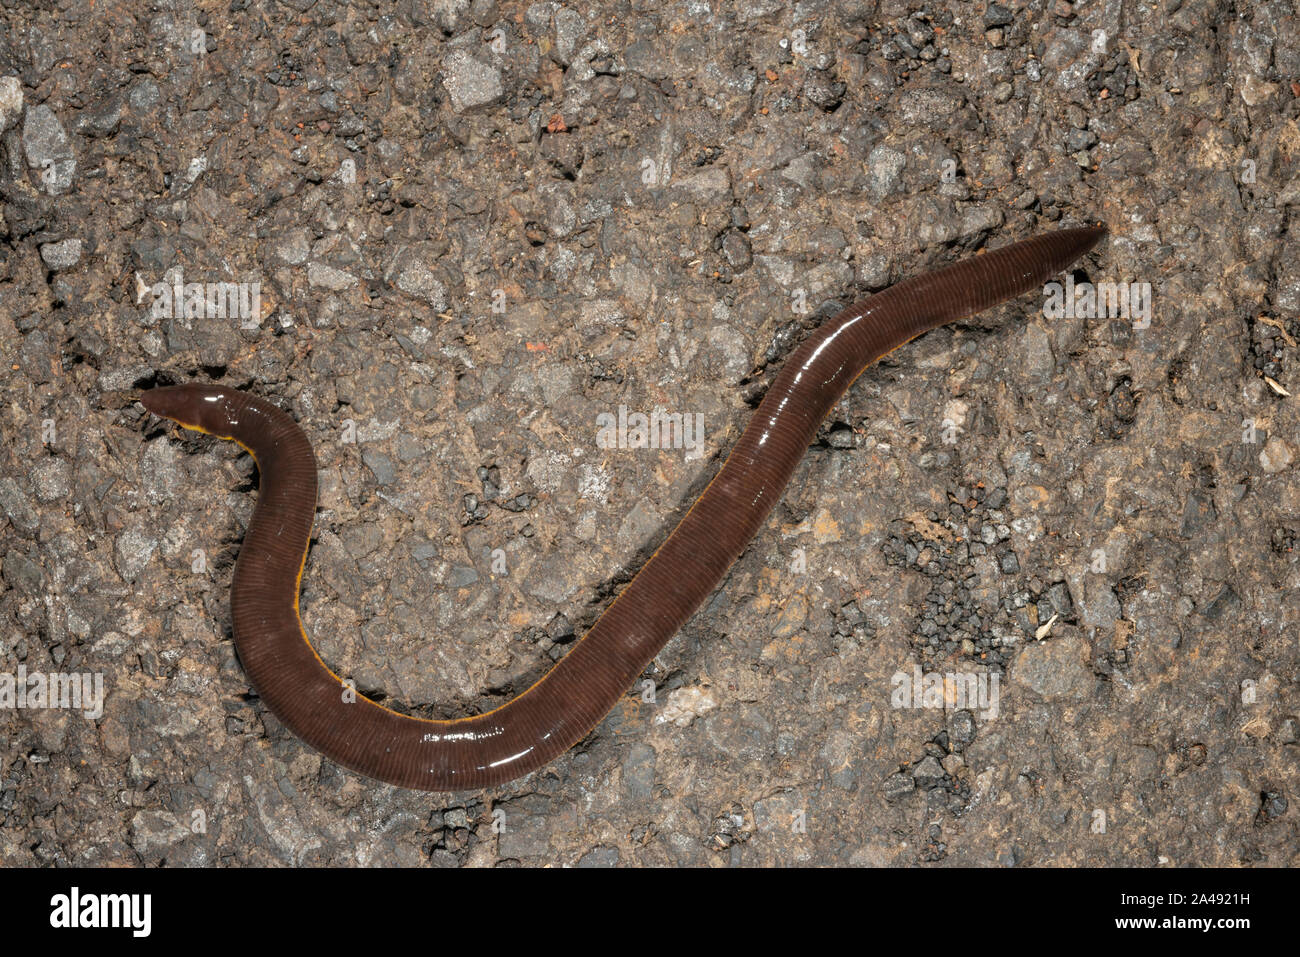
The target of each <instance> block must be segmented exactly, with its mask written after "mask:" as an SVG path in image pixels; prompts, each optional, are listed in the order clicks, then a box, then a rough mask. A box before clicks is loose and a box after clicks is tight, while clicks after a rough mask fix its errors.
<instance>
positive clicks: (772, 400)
mask: <svg viewBox="0 0 1300 957" xmlns="http://www.w3.org/2000/svg"><path fill="white" fill-rule="evenodd" d="M1105 232H1106V230H1105V228H1104V227H1089V228H1082V229H1065V230H1059V231H1056V232H1052V233H1046V234H1043V235H1040V236H1036V237H1033V238H1031V239H1027V240H1024V241H1022V242H1018V243H1013V244H1012V245H1009V246H1004V247H1002V248H1001V249H998V250H995V251H993V252H990V253H987V254H985V255H981V256H978V257H975V258H972V259H966V260H963V261H961V262H958V263H956V264H955V265H952V266H948V267H946V268H944V269H940V270H937V271H935V272H931V273H926V274H924V275H921V276H917V277H914V278H911V279H908V280H905V281H903V282H900V283H898V284H897V285H894V286H891V287H890V288H889V289H886V290H885V291H884V292H882V293H880V294H878V295H875V296H872V297H871V298H869V299H867V300H866V301H864V302H861V303H858V304H856V305H854V306H851V307H850V308H848V309H846V310H844V311H843V312H841V313H840V314H839V315H837V316H835V317H834V318H832V319H830V320H828V321H827V322H825V323H823V325H822V326H821V327H820V328H819V329H818V330H817V331H816V332H814V333H813V334H812V335H810V336H809V337H808V338H807V339H806V340H805V341H804V342H803V343H802V344H801V345H800V346H799V347H798V348H797V349H796V350H795V351H794V353H793V354H792V355H791V356H790V358H789V359H787V360H786V363H785V365H784V366H783V367H782V369H781V371H780V373H779V374H778V375H777V377H776V379H775V381H774V382H773V383H772V386H771V388H770V389H769V390H768V392H767V394H766V395H765V396H764V398H763V401H762V403H761V404H760V405H759V407H758V409H757V410H756V411H755V413H754V415H753V418H752V419H751V420H750V422H749V425H748V426H747V427H746V428H745V431H744V432H743V434H742V435H741V436H740V439H739V440H738V441H737V442H736V446H735V448H733V449H732V451H731V454H730V456H729V457H728V458H727V460H726V462H725V463H724V464H723V466H722V468H721V469H720V470H719V471H718V474H717V475H716V476H715V477H714V479H713V481H712V482H711V483H709V486H708V487H707V488H706V489H705V490H704V493H703V494H702V495H701V496H700V498H699V499H698V500H697V501H696V502H695V504H694V505H693V506H692V507H691V509H690V511H688V512H687V514H686V516H685V517H684V518H683V519H682V520H681V522H680V523H679V524H678V526H677V528H676V529H675V530H674V531H673V532H672V534H671V535H670V536H669V537H668V538H667V540H666V541H665V542H664V543H663V545H661V546H660V548H659V550H658V551H656V552H655V553H654V555H653V556H652V557H651V558H650V560H649V561H648V562H646V564H645V565H644V566H643V567H642V569H641V570H640V572H639V573H638V574H637V575H636V577H635V578H634V579H633V580H632V581H631V582H630V583H629V584H628V585H627V587H626V588H624V589H623V591H622V593H621V594H620V595H619V596H618V598H617V599H616V600H615V601H614V602H613V603H612V604H611V605H610V606H609V607H608V608H607V609H606V610H605V613H604V614H603V615H601V617H600V618H599V619H598V620H597V621H596V623H595V624H594V625H593V626H592V628H591V630H590V631H589V632H587V634H586V635H585V636H584V637H583V638H582V640H581V641H579V642H578V643H577V644H576V645H575V646H574V647H573V649H572V650H571V651H570V652H569V653H568V654H567V655H565V656H564V657H563V658H562V659H561V660H560V661H559V662H558V663H557V664H556V665H555V666H554V667H553V668H552V669H551V670H550V671H549V672H548V673H547V674H546V676H545V677H544V678H542V679H541V680H540V681H538V682H537V683H536V684H534V685H533V686H532V687H531V688H529V689H528V690H527V691H525V692H523V693H522V694H520V695H518V696H517V697H515V698H514V699H512V700H511V701H510V702H509V703H507V704H505V705H503V706H501V707H499V708H497V709H495V710H493V711H489V712H487V713H485V714H481V715H476V716H474V717H471V718H460V719H456V720H451V721H437V720H426V719H421V718H413V717H410V716H407V715H403V714H399V713H397V712H395V711H391V710H389V709H387V708H385V707H383V706H382V705H380V704H377V703H375V702H373V701H370V700H369V699H367V698H365V697H362V696H360V695H355V694H353V693H350V692H347V690H346V689H345V688H344V686H343V684H342V682H341V681H340V679H339V678H338V676H337V675H335V674H334V673H333V672H331V671H330V670H329V669H328V668H327V667H326V666H325V664H324V663H323V662H322V661H321V660H320V658H319V657H318V656H317V655H316V653H315V651H314V650H313V649H312V647H311V644H310V642H309V641H308V640H307V636H306V633H305V631H304V630H303V627H302V623H301V621H300V619H299V616H298V587H299V583H300V580H301V577H302V569H303V564H304V562H305V560H306V554H307V546H308V543H309V540H310V535H311V526H312V521H313V518H314V516H315V510H316V463H315V457H314V456H313V454H312V448H311V443H310V442H309V441H308V440H307V437H306V435H304V434H303V432H302V430H301V429H300V428H299V427H298V425H297V424H296V423H295V422H294V421H293V419H292V418H290V417H289V416H288V415H287V414H286V413H285V412H283V411H281V410H280V409H278V408H276V407H275V406H274V405H272V404H271V403H269V402H267V401H266V400H264V399H261V398H258V397H256V396H253V395H250V394H248V393H246V392H240V391H236V390H232V389H228V388H224V387H222V386H217V385H201V384H187V385H177V386H165V387H161V388H156V389H151V390H149V391H148V392H145V393H144V394H143V396H142V397H141V402H142V404H143V405H144V407H145V408H146V409H148V410H149V411H150V412H153V413H154V414H156V415H159V416H164V417H166V418H169V419H174V420H175V421H177V422H179V423H180V424H181V425H183V426H185V427H187V428H191V429H198V430H201V431H204V432H210V433H212V434H214V435H217V436H219V437H221V438H226V439H233V440H235V441H237V442H239V443H240V444H241V445H243V446H244V447H245V448H247V449H248V450H249V451H250V452H251V453H252V455H253V457H254V458H255V459H256V461H257V465H258V468H259V469H260V470H261V490H260V492H259V495H258V500H257V507H256V509H255V510H254V513H253V518H252V521H251V523H250V524H249V527H248V532H247V534H246V535H245V536H244V542H243V545H242V547H241V548H240V552H239V559H238V562H237V563H236V566H235V573H234V583H233V586H232V590H231V611H232V616H233V619H234V634H235V644H236V648H237V650H238V652H239V658H240V661H241V662H242V664H243V667H244V670H245V671H246V672H247V674H248V677H249V680H250V681H251V683H252V685H253V687H254V688H255V689H256V691H257V693H258V694H259V695H260V696H261V697H262V699H263V700H264V701H265V702H266V705H267V707H268V708H270V709H271V711H272V712H273V713H274V714H275V715H276V716H277V717H278V718H279V719H280V720H281V721H282V722H284V724H285V725H287V726H288V727H289V728H290V730H292V731H293V732H294V733H295V734H296V735H298V736H299V737H300V738H302V739H303V740H304V741H306V742H307V743H308V744H310V745H311V746H312V747H314V748H316V749H317V750H319V751H320V752H321V753H323V754H324V755H326V756H327V757H329V758H331V759H332V760H334V761H337V762H338V763H339V764H341V765H343V766H345V767H348V768H351V769H352V770H354V771H359V772H360V773H362V774H366V775H369V776H370V777H373V778H377V779H379V780H381V781H386V782H388V783H390V784H396V785H399V786H401V787H408V788H421V789H424V790H435V791H450V790H460V789H465V788H480V787H488V786H493V785H497V784H501V783H502V782H505V781H509V780H510V779H512V778H516V777H519V776H520V775H523V774H527V773H528V772H530V771H533V770H535V769H537V768H539V767H541V766H543V765H544V764H546V763H547V762H549V761H551V760H552V759H553V758H555V757H557V756H559V755H560V754H563V753H564V752H565V751H567V750H568V749H569V748H570V747H572V746H573V745H574V744H575V743H576V742H577V741H579V740H580V739H581V738H582V737H584V736H585V735H586V734H587V733H588V732H589V731H590V730H591V729H592V728H593V727H595V725H596V724H597V722H599V721H600V720H601V718H603V717H604V716H605V714H606V713H607V712H608V711H609V710H610V709H611V708H612V707H613V706H614V704H615V703H616V702H617V701H618V699H619V697H620V696H621V695H622V694H623V693H624V692H625V691H626V690H627V689H628V687H629V686H631V685H632V683H633V682H634V681H635V679H636V678H637V677H638V676H639V675H640V674H641V673H642V671H644V669H645V668H646V666H647V665H648V664H649V663H650V661H651V659H652V658H654V656H655V655H656V654H657V653H658V652H659V649H660V648H662V647H663V646H664V644H665V643H666V642H667V641H668V640H669V639H670V638H671V637H672V636H673V634H675V633H676V631H677V630H678V629H679V628H680V627H681V626H682V625H683V624H684V623H685V622H686V620H687V619H688V618H690V617H691V615H692V614H694V613H695V611H696V610H697V609H698V608H699V607H700V605H701V604H703V602H704V600H705V599H706V598H707V597H708V596H709V594H710V593H711V592H712V591H713V590H714V589H715V588H716V587H717V585H718V584H719V582H721V581H722V578H723V576H724V575H725V574H726V572H727V569H728V568H730V566H731V564H732V563H733V562H734V561H735V560H736V558H737V557H739V555H740V553H741V552H742V551H743V550H744V549H745V546H746V545H747V544H748V543H749V541H750V539H752V538H753V537H754V535H755V534H756V533H757V532H758V530H759V528H760V527H761V526H762V525H763V522H764V521H765V520H766V519H767V516H768V514H769V513H770V512H771V510H772V508H773V507H774V506H775V505H776V503H777V500H778V499H779V498H780V497H781V494H782V492H783V491H784V489H785V486H786V483H787V482H788V481H789V479H790V476H791V475H792V474H793V472H794V470H795V467H796V466H797V465H798V463H799V460H800V459H801V458H802V457H803V454H804V451H805V449H807V447H808V445H809V443H810V442H811V441H812V440H813V438H814V437H815V435H816V432H817V429H818V426H819V425H820V423H821V421H822V419H823V418H824V417H825V415H826V414H827V412H829V411H830V409H831V408H832V407H833V406H834V405H835V403H836V402H838V401H839V399H840V397H841V396H842V395H843V394H844V393H845V391H846V390H847V389H848V387H849V385H850V384H851V383H852V382H853V380H854V379H856V378H857V377H858V375H859V374H861V372H862V371H863V370H864V369H865V368H866V367H867V366H869V365H870V364H871V363H873V362H875V361H876V360H877V359H878V358H880V357H881V356H883V355H885V354H886V353H888V352H890V351H891V350H893V349H895V348H897V347H898V346H900V345H902V344H903V343H905V342H907V341H908V340H910V339H912V338H914V337H916V336H918V335H920V334H921V333H923V332H925V331H926V330H928V329H933V328H935V327H936V326H940V325H943V324H944V323H947V322H951V321H953V320H955V319H959V318H962V317H963V316H968V315H971V314H972V313H976V312H979V311H981V310H984V309H987V308H989V307H990V306H993V305H994V304H996V303H998V302H1001V301H1002V300H1004V299H1009V298H1011V297H1013V296H1017V295H1020V294H1022V293H1025V292H1028V291H1030V290H1031V289H1034V288H1037V287H1040V286H1041V285H1042V284H1043V283H1044V282H1046V281H1047V280H1048V279H1050V278H1051V277H1052V276H1054V275H1056V274H1057V273H1059V272H1061V271H1062V270H1064V269H1065V268H1066V267H1068V266H1069V265H1070V264H1071V263H1072V262H1074V261H1075V260H1076V259H1078V257H1079V256H1081V255H1083V254H1084V253H1085V252H1087V251H1088V250H1089V249H1091V248H1092V247H1093V246H1094V245H1095V244H1096V243H1097V242H1098V241H1099V240H1100V239H1101V237H1102V236H1103V235H1105Z"/></svg>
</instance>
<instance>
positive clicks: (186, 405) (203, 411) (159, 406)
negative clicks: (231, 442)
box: [140, 384, 242, 438]
mask: <svg viewBox="0 0 1300 957" xmlns="http://www.w3.org/2000/svg"><path fill="white" fill-rule="evenodd" d="M140 404H141V405H143V406H144V407H145V408H146V409H148V410H149V411H150V412H152V413H153V414H154V415H158V416H162V417H163V418H165V419H172V420H174V421H176V422H179V423H180V424H181V425H183V426H185V427H186V428H187V429H198V430H199V431H202V432H211V433H212V434H213V435H216V436H220V437H221V438H229V437H230V436H231V434H232V433H233V432H234V430H235V428H236V427H237V425H238V423H239V414H240V410H241V405H242V403H241V402H240V393H239V392H237V391H235V390H233V389H227V388H224V387H222V386H218V385H198V384H194V385H169V386H161V387H159V388H157V389H149V390H148V391H146V392H143V393H141V395H140Z"/></svg>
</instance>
